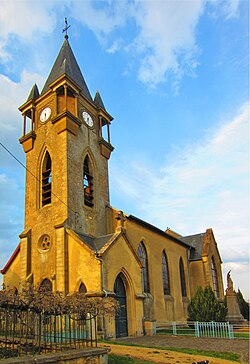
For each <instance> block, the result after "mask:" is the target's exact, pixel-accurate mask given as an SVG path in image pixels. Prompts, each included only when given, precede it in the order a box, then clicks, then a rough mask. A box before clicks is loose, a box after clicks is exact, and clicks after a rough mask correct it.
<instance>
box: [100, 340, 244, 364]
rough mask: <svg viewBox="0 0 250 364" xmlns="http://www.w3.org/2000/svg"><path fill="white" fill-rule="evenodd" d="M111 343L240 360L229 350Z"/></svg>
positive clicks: (120, 343) (237, 355) (238, 356)
mask: <svg viewBox="0 0 250 364" xmlns="http://www.w3.org/2000/svg"><path fill="white" fill-rule="evenodd" d="M107 343H110V342H108V341H107ZM112 345H123V346H137V347H141V348H150V349H159V350H169V351H175V352H177V353H185V354H191V355H201V356H209V357H212V358H218V359H225V360H231V361H235V362H240V355H239V354H236V353H231V352H219V351H208V350H198V349H188V348H173V347H166V346H164V347H163V346H147V345H137V344H127V343H122V342H115V341H112ZM111 363H112V362H111ZM113 363H116V362H113ZM117 363H120V362H117ZM125 363H133V361H132V362H124V364H125ZM135 363H137V362H135ZM138 363H140V362H138ZM143 363H144V364H145V363H146V364H147V362H145V361H143ZM149 363H151V362H149Z"/></svg>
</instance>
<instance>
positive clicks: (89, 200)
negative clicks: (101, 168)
mask: <svg viewBox="0 0 250 364" xmlns="http://www.w3.org/2000/svg"><path fill="white" fill-rule="evenodd" d="M83 188H84V203H85V205H87V206H90V207H92V206H93V205H94V201H93V200H94V191H93V175H92V173H91V165H90V161H89V156H86V158H85V159H84V166H83Z"/></svg>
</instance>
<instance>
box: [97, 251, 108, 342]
mask: <svg viewBox="0 0 250 364" xmlns="http://www.w3.org/2000/svg"><path fill="white" fill-rule="evenodd" d="M97 254H98V253H97V251H96V252H95V258H96V260H99V262H100V263H101V290H102V291H103V292H104V297H105V298H106V297H108V292H107V291H106V290H105V289H104V261H103V259H101V258H99V257H98V255H97ZM103 331H104V339H107V329H106V321H105V317H104V316H103Z"/></svg>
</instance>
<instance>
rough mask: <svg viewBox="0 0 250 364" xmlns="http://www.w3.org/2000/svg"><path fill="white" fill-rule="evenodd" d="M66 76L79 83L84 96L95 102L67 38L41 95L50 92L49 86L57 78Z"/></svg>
mask: <svg viewBox="0 0 250 364" xmlns="http://www.w3.org/2000/svg"><path fill="white" fill-rule="evenodd" d="M64 74H66V75H67V76H69V77H70V78H71V79H72V80H73V81H74V82H75V83H77V84H78V86H79V87H80V88H81V90H82V93H83V95H84V96H85V97H86V98H87V99H88V100H89V101H91V102H93V99H92V97H91V95H90V92H89V90H88V87H87V84H86V82H85V80H84V78H83V75H82V72H81V70H80V67H79V66H78V63H77V61H76V58H75V56H74V53H73V51H72V49H71V47H70V44H69V41H68V39H66V38H65V40H64V42H63V45H62V47H61V49H60V52H59V54H58V56H57V58H56V60H55V63H54V65H53V67H52V69H51V71H50V74H49V77H48V78H47V81H46V82H45V85H44V87H43V89H42V92H41V95H43V94H44V93H45V92H47V91H48V90H49V85H50V84H51V83H52V82H54V81H55V80H56V79H57V78H59V77H60V76H62V75H64Z"/></svg>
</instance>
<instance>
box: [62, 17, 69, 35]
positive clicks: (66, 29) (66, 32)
mask: <svg viewBox="0 0 250 364" xmlns="http://www.w3.org/2000/svg"><path fill="white" fill-rule="evenodd" d="M69 28H70V25H68V21H67V18H65V28H64V29H63V33H64V32H65V36H64V38H65V39H68V38H69V36H68V29H69Z"/></svg>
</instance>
